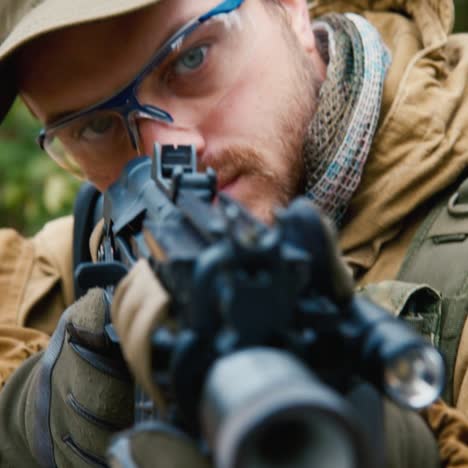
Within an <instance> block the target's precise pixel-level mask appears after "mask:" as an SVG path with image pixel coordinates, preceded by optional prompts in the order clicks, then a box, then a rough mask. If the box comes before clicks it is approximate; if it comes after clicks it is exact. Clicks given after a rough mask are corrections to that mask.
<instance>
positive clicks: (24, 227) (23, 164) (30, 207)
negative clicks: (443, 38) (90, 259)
mask: <svg viewBox="0 0 468 468" xmlns="http://www.w3.org/2000/svg"><path fill="white" fill-rule="evenodd" d="M455 6H456V22H455V29H456V30H457V31H468V0H455ZM38 130H39V125H38V124H37V122H35V121H34V120H33V119H32V118H31V117H30V116H29V113H28V112H27V110H26V109H25V108H24V106H22V105H21V103H19V102H16V103H15V106H14V107H13V109H12V111H11V112H10V113H9V115H8V117H7V119H6V120H5V122H4V123H3V124H2V126H1V127H0V227H14V228H16V229H18V230H19V231H21V232H23V233H25V234H32V233H34V232H36V231H37V230H38V229H39V228H40V226H41V225H43V224H44V222H46V221H47V220H49V219H52V218H55V217H57V216H61V215H63V214H67V213H70V212H71V210H72V205H73V200H74V197H75V194H76V190H77V188H78V186H79V182H78V181H77V180H75V179H73V178H72V177H70V176H68V175H67V174H66V173H65V172H64V171H63V170H61V169H60V168H58V167H57V166H56V165H55V164H54V163H53V162H52V161H51V160H49V158H48V157H47V156H46V155H45V154H44V153H43V152H42V151H41V150H40V149H39V148H38V147H37V145H36V143H35V138H36V136H37V134H38Z"/></svg>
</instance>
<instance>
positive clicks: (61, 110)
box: [17, 0, 220, 122]
mask: <svg viewBox="0 0 468 468" xmlns="http://www.w3.org/2000/svg"><path fill="white" fill-rule="evenodd" d="M218 3H220V2H219V0H197V1H196V2H194V1H193V0H162V1H161V2H159V3H157V4H155V5H151V6H149V7H147V8H145V9H143V10H138V11H135V12H132V13H129V14H126V15H123V16H119V17H115V18H112V19H106V20H101V21H97V22H92V23H85V24H82V25H78V26H73V27H70V28H66V29H63V30H58V31H55V32H51V33H49V34H47V35H45V36H43V37H41V38H38V39H36V40H35V41H32V42H31V43H30V44H29V45H28V46H26V47H25V48H24V49H23V50H22V51H21V53H20V54H19V55H18V61H17V63H18V67H17V72H18V82H19V87H20V90H21V92H22V94H23V96H29V97H30V96H34V95H36V96H38V97H39V101H43V100H45V97H47V103H46V106H45V107H46V108H47V112H46V113H45V114H42V113H41V112H39V111H38V109H34V107H35V106H34V103H31V102H30V103H29V104H30V105H31V107H32V108H33V110H34V111H35V113H36V114H38V116H39V117H40V118H41V120H45V121H49V122H50V121H54V120H56V119H57V117H60V116H62V115H63V114H69V113H70V112H73V111H74V110H77V109H81V108H83V107H86V105H88V104H93V103H95V102H96V101H97V100H100V99H104V98H105V97H107V96H108V95H110V94H111V93H112V92H113V91H117V90H118V89H120V88H121V87H122V86H123V85H125V84H126V83H127V82H128V81H129V80H130V79H131V78H132V77H133V76H134V75H135V73H137V72H138V71H139V70H140V69H141V67H142V66H143V65H144V64H145V63H146V61H147V60H148V58H149V57H150V56H151V55H152V54H153V53H154V51H155V50H156V49H157V48H158V47H159V46H160V45H162V43H164V41H165V40H166V39H167V38H168V37H169V36H170V35H172V34H173V33H174V32H175V31H176V30H177V29H178V28H180V27H181V26H182V25H183V24H184V23H186V22H187V21H189V20H191V19H192V18H194V17H197V16H199V15H201V14H203V13H205V12H206V11H209V10H210V9H211V8H213V7H214V6H216V5H217V4H218ZM102 77H105V86H104V85H103V86H102V88H101V87H100V82H99V81H98V80H99V79H100V78H102ZM65 85H67V87H68V88H69V89H70V93H61V92H60V91H61V90H62V89H63V88H64V86H65ZM74 87H76V89H77V90H79V92H80V93H79V96H78V95H76V96H75V95H74V93H73V88H74ZM53 90H56V91H55V92H52V91H53ZM39 107H41V108H42V107H44V106H42V105H39Z"/></svg>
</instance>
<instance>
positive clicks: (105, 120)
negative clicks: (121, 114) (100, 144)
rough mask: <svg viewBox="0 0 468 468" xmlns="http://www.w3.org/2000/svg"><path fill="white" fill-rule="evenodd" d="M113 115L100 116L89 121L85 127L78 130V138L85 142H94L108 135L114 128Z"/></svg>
mask: <svg viewBox="0 0 468 468" xmlns="http://www.w3.org/2000/svg"><path fill="white" fill-rule="evenodd" d="M116 123H117V122H116V117H115V116H114V115H101V116H96V117H94V118H92V119H90V120H89V121H88V122H87V123H86V125H84V126H83V127H81V129H80V130H79V137H80V138H84V139H86V140H95V139H97V138H101V137H102V136H104V135H106V134H107V133H109V131H111V130H113V129H114V128H115V127H116Z"/></svg>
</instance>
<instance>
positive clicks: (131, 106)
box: [37, 0, 245, 149]
mask: <svg viewBox="0 0 468 468" xmlns="http://www.w3.org/2000/svg"><path fill="white" fill-rule="evenodd" d="M244 1H245V0H224V1H222V2H221V3H220V4H219V5H217V6H216V7H214V8H212V9H211V10H209V11H208V12H207V13H205V14H203V15H202V16H199V17H198V18H195V19H192V20H191V21H189V22H188V23H186V24H185V25H184V26H182V27H181V28H180V29H179V30H178V31H177V32H176V33H175V34H173V35H172V36H171V37H170V38H169V39H168V40H167V41H166V42H165V43H164V44H163V45H162V46H161V47H160V48H159V49H158V50H157V51H156V53H155V55H154V56H153V57H152V58H151V60H150V61H149V62H148V63H147V64H146V65H145V66H144V67H143V69H142V70H140V72H139V73H138V74H137V76H136V77H135V78H134V79H133V80H132V81H131V82H130V83H129V84H128V85H127V86H125V87H124V88H123V89H121V90H120V91H118V92H117V93H116V94H114V95H113V96H111V97H110V98H107V99H105V100H103V101H101V102H98V103H97V104H93V105H92V106H89V107H87V108H85V109H82V110H80V111H78V112H74V113H72V114H70V115H68V116H66V117H63V118H61V119H59V120H57V121H56V122H53V123H52V124H50V125H47V126H46V127H45V128H43V129H42V130H41V131H40V133H39V136H38V137H37V143H38V144H39V146H40V147H41V148H42V149H44V142H45V140H46V137H47V133H48V132H50V131H53V130H56V129H58V128H60V127H62V126H64V125H67V124H68V123H70V122H71V121H73V120H75V119H77V118H80V117H83V116H85V115H87V114H90V113H92V112H96V111H101V110H112V111H115V112H117V113H119V114H120V115H121V116H122V117H123V119H124V122H125V124H126V126H127V131H128V134H129V136H130V140H131V143H132V145H133V147H134V148H135V149H136V148H137V146H138V131H137V128H136V125H135V123H134V122H135V119H134V118H135V117H137V116H138V117H146V118H150V119H153V120H157V121H159V122H164V123H173V122H174V119H173V118H172V116H171V115H170V114H169V113H168V112H166V111H165V110H164V109H160V108H159V107H155V106H152V105H150V104H141V103H140V102H139V101H138V98H137V96H136V90H137V88H138V86H139V84H140V83H141V82H142V81H143V79H144V78H145V77H146V75H147V74H148V73H150V72H151V71H152V70H154V68H156V67H157V66H158V65H160V64H161V63H162V62H163V61H164V60H165V58H166V57H167V56H168V55H169V54H170V53H171V52H172V46H173V44H174V42H176V41H179V40H180V39H181V38H184V37H186V36H187V35H189V34H190V33H192V32H193V31H195V30H196V29H197V28H198V27H199V26H201V25H202V24H203V23H204V22H206V21H208V20H209V19H211V18H213V17H214V16H216V15H220V14H223V13H231V12H232V11H234V10H236V9H238V8H239V7H240V6H241V5H242V4H243V3H244Z"/></svg>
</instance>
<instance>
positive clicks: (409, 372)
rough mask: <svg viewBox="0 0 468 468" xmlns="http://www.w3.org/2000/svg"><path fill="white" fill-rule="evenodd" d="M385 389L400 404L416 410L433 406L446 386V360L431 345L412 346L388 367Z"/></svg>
mask: <svg viewBox="0 0 468 468" xmlns="http://www.w3.org/2000/svg"><path fill="white" fill-rule="evenodd" d="M384 382H385V390H386V392H387V394H388V395H389V396H390V397H391V398H392V399H393V400H395V401H396V402H397V403H399V404H401V405H403V406H407V407H409V408H412V409H420V408H424V407H425V406H428V405H430V404H431V403H432V402H433V401H434V400H436V398H437V397H438V396H439V395H440V392H441V391H442V388H443V385H444V362H443V359H442V356H441V355H440V353H439V352H438V351H437V350H436V349H435V348H432V347H431V346H423V347H417V348H409V349H407V350H406V351H405V352H403V353H401V354H398V355H397V356H396V357H394V358H393V359H392V360H390V362H389V365H388V366H387V368H386V370H385V376H384Z"/></svg>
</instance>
